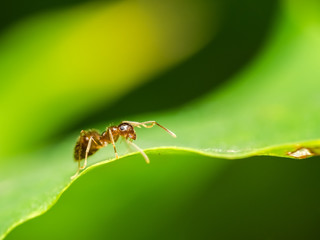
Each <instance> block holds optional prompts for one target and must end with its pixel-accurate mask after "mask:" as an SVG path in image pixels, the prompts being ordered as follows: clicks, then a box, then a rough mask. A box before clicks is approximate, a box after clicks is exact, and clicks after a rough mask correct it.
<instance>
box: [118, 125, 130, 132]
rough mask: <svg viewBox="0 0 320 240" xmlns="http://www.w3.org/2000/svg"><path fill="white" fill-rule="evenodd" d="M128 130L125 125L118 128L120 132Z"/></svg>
mask: <svg viewBox="0 0 320 240" xmlns="http://www.w3.org/2000/svg"><path fill="white" fill-rule="evenodd" d="M126 130H128V126H127V125H121V126H120V131H126Z"/></svg>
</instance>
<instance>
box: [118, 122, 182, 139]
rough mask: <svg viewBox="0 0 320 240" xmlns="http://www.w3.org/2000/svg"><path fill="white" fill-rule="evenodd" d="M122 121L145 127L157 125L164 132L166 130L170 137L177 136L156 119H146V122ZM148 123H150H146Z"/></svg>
mask: <svg viewBox="0 0 320 240" xmlns="http://www.w3.org/2000/svg"><path fill="white" fill-rule="evenodd" d="M123 123H129V124H131V125H132V126H133V127H140V126H143V127H145V128H152V127H153V126H154V125H158V126H159V127H161V128H162V129H164V130H165V131H166V132H168V133H169V134H170V135H171V136H172V137H174V138H175V137H177V136H176V135H175V134H174V133H173V132H171V131H170V130H169V129H167V128H165V127H164V126H162V125H160V124H159V123H157V122H156V121H146V122H130V121H123ZM147 124H150V125H147Z"/></svg>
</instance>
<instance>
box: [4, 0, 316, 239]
mask: <svg viewBox="0 0 320 240" xmlns="http://www.w3.org/2000/svg"><path fill="white" fill-rule="evenodd" d="M306 4H307V3H306ZM316 4H317V2H312V1H311V2H308V4H307V5H308V7H305V8H304V9H311V10H312V11H316V10H314V9H317V8H316ZM298 5H299V3H298V1H287V2H284V4H283V6H282V12H281V14H279V16H278V20H277V25H276V27H275V30H274V32H273V34H272V37H271V39H270V40H269V42H268V44H267V45H266V47H265V49H264V51H263V52H262V53H261V54H260V56H259V57H258V58H257V59H256V60H255V61H254V62H253V63H252V64H251V65H250V66H248V67H247V68H246V69H245V70H244V71H242V72H241V73H239V74H238V75H236V76H234V78H233V79H232V81H231V82H230V83H229V84H227V85H225V86H223V87H222V88H221V89H219V91H215V92H213V93H212V94H210V95H208V96H206V97H204V98H203V99H201V100H199V101H197V102H195V103H192V104H188V105H186V106H185V107H183V108H181V109H178V110H172V111H167V112H165V113H159V114H149V115H144V116H136V117H132V119H126V120H134V121H145V120H157V121H158V122H159V123H161V124H163V125H164V126H165V127H168V128H169V129H170V130H172V131H174V132H175V133H176V134H177V136H178V137H177V138H176V139H174V138H171V136H169V135H168V134H167V133H166V132H164V131H163V130H162V129H160V128H158V129H155V128H153V129H137V134H138V140H137V141H136V143H137V145H138V146H140V147H141V148H143V149H146V153H147V154H148V155H150V159H151V164H150V167H149V166H147V165H146V164H145V165H143V166H142V164H144V162H143V158H142V157H141V156H140V155H139V154H134V155H133V156H131V154H127V150H126V147H125V144H118V145H117V147H118V148H119V152H120V153H121V156H122V157H121V159H120V160H119V161H116V162H113V163H112V164H107V165H106V166H103V167H98V166H101V165H103V164H105V163H108V162H111V161H113V160H112V159H113V158H114V153H113V151H112V148H111V147H108V148H105V149H103V150H101V151H99V152H98V153H97V154H95V155H94V156H92V157H90V159H89V162H90V167H88V168H87V169H86V170H84V171H83V172H82V174H81V175H83V174H85V173H87V172H89V171H91V170H92V169H95V173H99V171H100V174H97V177H96V178H95V176H94V174H91V175H90V178H89V179H90V183H94V182H97V183H100V182H103V185H99V186H100V187H105V188H109V189H110V191H109V192H110V193H112V192H113V193H115V192H117V189H116V188H121V177H127V174H128V173H130V174H129V176H128V177H130V178H133V179H135V178H138V177H137V176H138V175H139V171H138V172H135V170H139V169H140V170H141V169H143V177H145V179H143V178H139V179H138V180H137V181H136V182H135V181H134V182H133V183H132V185H129V186H123V188H125V189H129V190H130V189H131V191H132V194H123V195H121V194H120V195H119V196H117V197H118V198H117V197H114V196H108V195H104V196H103V198H102V199H98V200H97V201H98V205H99V206H101V205H102V204H103V203H104V200H105V201H106V205H107V206H106V207H107V209H108V211H107V213H108V214H109V216H108V218H107V220H105V221H104V222H103V224H101V226H100V227H105V226H108V224H121V222H120V220H121V218H117V220H118V221H119V222H116V223H113V222H112V216H116V215H117V214H118V212H117V210H118V209H120V208H121V207H123V206H126V208H127V209H128V210H130V214H128V216H133V215H134V214H135V211H140V210H142V209H141V208H140V209H135V208H133V207H132V206H131V205H129V204H134V203H136V202H137V201H138V200H139V199H140V198H141V196H140V198H137V199H135V196H137V195H138V194H137V193H136V192H135V190H134V189H135V186H136V185H137V186H139V188H138V190H137V191H141V192H143V193H146V192H149V193H150V191H151V189H152V186H153V184H155V185H156V186H157V187H159V188H165V189H166V186H168V185H170V184H174V183H175V179H176V178H177V179H179V178H182V179H183V180H181V181H178V184H177V185H173V187H172V186H171V187H169V188H168V191H169V194H168V195H166V196H164V197H170V196H171V195H172V196H175V194H176V197H173V199H175V200H177V203H176V204H175V205H174V206H179V205H180V204H183V202H184V201H183V199H184V197H188V196H189V194H190V189H193V190H196V189H197V187H199V186H201V183H202V182H205V179H207V178H209V177H212V178H213V177H215V176H217V175H218V173H219V170H220V169H221V168H222V167H223V166H224V165H225V164H227V163H226V162H227V161H224V162H223V161H215V160H214V159H210V160H211V162H210V161H207V160H208V158H206V157H200V156H199V154H200V155H207V156H211V157H217V158H232V159H234V158H243V157H248V156H254V155H274V156H281V157H286V156H289V155H288V154H289V152H294V151H295V150H297V149H299V148H304V149H307V150H309V152H310V153H312V154H314V153H315V154H316V153H317V151H318V148H319V141H320V139H319V136H320V129H319V128H317V126H318V122H319V120H320V117H319V114H318V109H317V107H315V103H318V102H319V100H320V99H319V98H320V96H319V94H318V89H319V87H320V86H319V85H320V83H319V81H318V79H319V77H320V68H319V62H320V30H319V29H320V21H318V20H319V19H317V18H316V17H315V18H310V20H305V18H303V17H302V18H301V14H303V13H304V12H303V13H300V11H297V9H299V7H298ZM306 11H307V10H306ZM314 16H317V15H314ZM104 127H105V125H101V127H100V128H101V130H102V129H103V128H104ZM76 136H77V133H75V134H74V135H73V136H70V137H69V138H68V139H66V140H65V141H63V142H62V143H60V144H56V145H55V146H54V147H53V146H52V147H50V148H47V149H43V150H42V151H41V152H38V153H37V154H31V155H30V156H23V157H21V158H20V159H19V158H14V159H10V161H7V162H6V163H5V164H4V166H3V168H2V169H1V178H2V179H4V180H2V181H1V184H2V185H1V186H3V187H1V188H2V189H3V191H1V193H2V195H3V197H1V200H2V201H3V202H1V204H0V223H4V224H0V226H1V227H0V228H2V229H1V230H2V232H3V234H4V235H5V234H6V233H7V232H8V231H9V230H11V229H12V228H13V227H14V226H16V225H18V224H20V223H22V222H24V221H26V220H27V219H30V218H32V217H35V216H37V215H39V214H41V213H43V212H45V211H46V210H47V209H48V208H50V207H51V206H52V205H53V204H54V203H55V202H56V201H57V199H58V198H59V197H60V196H61V194H62V193H63V192H64V191H65V190H66V189H67V188H68V187H69V186H70V184H71V183H72V181H71V180H70V176H71V175H73V174H74V172H75V168H76V164H75V163H74V162H72V161H71V156H72V147H73V145H74V142H75V138H76ZM176 154H177V155H178V156H176ZM179 154H180V155H179ZM291 157H293V155H292V154H291ZM300 157H301V156H300ZM302 157H304V156H302ZM198 158H200V159H201V160H200V161H197V159H198ZM103 159H107V160H103ZM166 159H167V160H166ZM174 159H175V160H176V161H174ZM102 160H103V161H102ZM138 161H140V163H139V162H138ZM184 161H186V163H185V164H184ZM136 164H137V165H138V166H137V167H135V165H136ZM157 164H158V165H161V166H160V167H157ZM166 164H168V165H166ZM118 166H121V168H120V169H121V171H123V173H122V175H121V174H120V173H121V172H120V170H116V169H117V168H116V167H118ZM183 167H186V168H188V170H187V171H183V172H182V173H181V174H179V169H180V168H183ZM214 167H216V168H214ZM149 168H154V169H153V170H150V172H148V171H149V170H146V169H149ZM213 169H216V171H217V172H212V170H213ZM157 170H161V171H162V173H163V174H156V175H155V176H154V174H155V173H156V172H157ZM193 170H194V171H193ZM146 172H148V173H146ZM186 172H187V173H194V176H192V175H191V176H192V177H190V174H188V175H184V173H186ZM118 174H119V175H118ZM88 175H89V174H88ZM102 176H105V177H102ZM109 176H110V177H109ZM108 179H110V180H111V181H108ZM128 179H129V178H128ZM150 179H151V181H150ZM80 181H81V179H80ZM115 181H116V183H115ZM164 181H165V182H164ZM83 182H84V181H82V183H83ZM123 184H128V182H127V181H124V182H123ZM143 184H145V188H146V189H147V190H143ZM193 184H194V185H193ZM78 187H80V185H78ZM189 187H190V189H189ZM71 189H72V188H71ZM141 189H142V190H141ZM156 189H157V188H156ZM4 190H6V191H7V192H6V191H4ZM155 191H156V190H155ZM160 192H164V190H162V191H160ZM196 194H197V192H196V191H195V192H194V195H196ZM130 196H131V198H132V199H127V197H130ZM145 197H146V196H145ZM160 197H161V196H159V195H156V197H155V198H152V197H151V198H150V199H149V200H156V199H160ZM73 201H74V202H76V201H77V199H74V198H73ZM168 201H169V200H168V199H165V202H168ZM93 202H94V201H93ZM157 204H159V209H161V206H162V205H161V199H160V200H158V202H157ZM140 206H141V205H140ZM165 206H166V205H165ZM82 207H83V208H84V209H85V206H78V209H79V212H81V211H82V210H83V209H82ZM153 207H154V208H155V206H154V205H153ZM172 209H174V208H172ZM157 213H159V211H157ZM75 214H77V213H75ZM121 214H122V217H123V218H125V217H126V215H125V213H124V212H123V209H122V212H121ZM159 214H161V213H159ZM145 217H146V219H145V220H146V224H148V219H149V217H150V216H149V215H145ZM159 218H160V219H162V218H161V216H160V217H159ZM8 219H9V221H8ZM71 219H72V218H71ZM155 219H156V218H155ZM174 220H175V219H172V222H173V221H174ZM132 221H134V219H132ZM159 222H160V223H162V221H160V220H159ZM159 222H157V221H155V220H153V222H152V223H153V224H155V225H156V224H158V223H159ZM94 223H96V221H95V222H94ZM63 224H64V225H68V224H70V225H69V226H70V227H72V228H73V229H76V227H78V228H79V230H81V226H74V225H72V223H63ZM90 224H91V223H90V220H89V221H88V222H86V223H84V225H85V226H87V227H88V228H90V227H93V226H90ZM166 224H168V225H170V223H166ZM168 225H167V226H168ZM164 226H166V225H164ZM149 229H150V230H149ZM152 230H153V229H152V226H149V225H147V227H146V230H144V231H146V232H143V233H144V234H145V235H144V236H148V234H150V232H148V231H152ZM81 233H82V232H81ZM83 234H85V233H83ZM69 237H70V238H71V237H72V236H69Z"/></svg>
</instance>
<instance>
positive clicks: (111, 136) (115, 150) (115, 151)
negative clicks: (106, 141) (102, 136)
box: [109, 129, 119, 159]
mask: <svg viewBox="0 0 320 240" xmlns="http://www.w3.org/2000/svg"><path fill="white" fill-rule="evenodd" d="M109 136H110V139H111V143H112V145H113V149H114V154H115V155H116V158H117V159H119V156H118V153H117V149H116V145H115V143H114V140H113V135H112V132H111V130H110V129H109Z"/></svg>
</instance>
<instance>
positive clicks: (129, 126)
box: [71, 121, 176, 179]
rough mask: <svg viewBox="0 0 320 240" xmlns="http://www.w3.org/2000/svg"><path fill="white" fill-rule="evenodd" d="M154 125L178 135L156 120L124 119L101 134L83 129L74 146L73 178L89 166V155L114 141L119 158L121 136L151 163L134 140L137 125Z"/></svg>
mask: <svg viewBox="0 0 320 240" xmlns="http://www.w3.org/2000/svg"><path fill="white" fill-rule="evenodd" d="M154 125H158V126H159V127H161V128H162V129H164V130H165V131H167V132H168V133H169V134H170V135H171V136H172V137H176V135H175V134H174V133H173V132H171V131H170V130H169V129H167V128H165V127H163V126H162V125H160V124H159V123H157V122H156V121H146V122H131V121H123V122H121V123H120V124H119V125H118V126H111V127H108V128H107V129H106V131H104V132H103V133H101V134H99V133H98V132H97V131H96V130H88V131H85V130H82V131H81V132H80V137H79V138H78V141H77V143H76V146H75V148H74V160H75V161H77V162H78V171H77V172H76V174H75V175H74V176H72V177H71V179H73V178H75V177H76V176H77V175H78V174H79V172H80V170H83V169H85V168H86V166H87V160H88V157H89V156H91V155H93V154H94V153H95V152H97V151H98V150H99V149H100V148H103V147H106V146H107V145H108V144H110V143H112V145H113V149H114V153H115V155H116V158H117V159H118V158H119V156H118V153H117V149H116V145H115V142H116V141H118V139H119V137H120V136H121V137H123V138H124V139H125V140H126V142H127V143H128V144H130V145H132V146H133V147H134V148H136V149H137V150H138V151H139V152H140V153H141V155H142V156H143V157H144V159H145V160H146V163H150V160H149V158H148V156H147V155H146V154H145V152H144V151H143V150H142V149H141V148H139V147H138V146H137V145H136V144H134V143H133V142H132V141H133V140H136V138H137V136H136V132H135V130H134V128H135V127H138V128H141V126H142V127H145V128H152V127H153V126H154ZM82 159H84V164H83V166H82V167H81V166H80V161H81V160H82Z"/></svg>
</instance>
